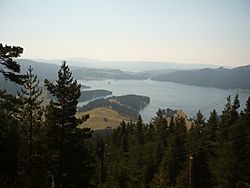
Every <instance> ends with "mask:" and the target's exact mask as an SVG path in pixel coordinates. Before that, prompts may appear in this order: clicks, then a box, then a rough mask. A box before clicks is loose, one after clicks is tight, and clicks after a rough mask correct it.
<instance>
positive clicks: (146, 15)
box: [0, 0, 250, 66]
mask: <svg viewBox="0 0 250 188" xmlns="http://www.w3.org/2000/svg"><path fill="white" fill-rule="evenodd" d="M0 23H1V24H0V43H3V44H8V45H18V46H22V47H23V48H24V53H23V55H22V58H39V59H57V58H60V59H62V58H71V57H72V58H73V57H74V58H76V57H77V58H79V57H84V58H94V59H99V60H104V61H115V60H118V61H152V62H155V61H158V62H179V63H197V64H219V65H222V66H239V65H245V64H250V0H182V1H181V0H0Z"/></svg>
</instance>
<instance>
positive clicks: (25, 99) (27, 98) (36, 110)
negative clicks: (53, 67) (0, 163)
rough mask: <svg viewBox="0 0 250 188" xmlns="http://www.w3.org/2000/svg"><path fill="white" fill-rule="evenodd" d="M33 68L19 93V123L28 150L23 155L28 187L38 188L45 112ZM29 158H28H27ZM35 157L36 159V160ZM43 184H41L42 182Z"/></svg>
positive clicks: (24, 144)
mask: <svg viewBox="0 0 250 188" xmlns="http://www.w3.org/2000/svg"><path fill="white" fill-rule="evenodd" d="M32 71H33V68H32V67H31V66H29V68H28V72H27V74H26V78H25V80H24V84H23V87H22V88H21V92H20V93H19V92H18V96H19V99H20V101H21V106H20V109H19V113H18V114H19V121H20V122H21V131H22V135H23V136H24V138H23V142H22V143H23V145H22V146H21V147H22V148H23V151H25V149H24V148H28V149H27V152H24V153H22V154H23V155H24V161H27V163H26V164H24V166H25V165H26V168H25V169H26V170H25V171H27V173H28V176H29V178H28V179H29V180H28V182H29V183H28V184H26V185H25V186H26V187H34V186H35V187H37V186H38V185H36V183H39V181H37V180H38V179H42V177H41V174H42V173H39V175H38V176H40V177H39V178H38V177H35V174H36V172H38V171H40V170H41V167H38V168H37V169H36V170H37V171H35V165H34V163H36V161H39V160H41V159H38V158H37V156H38V153H37V151H36V150H37V146H38V144H39V143H41V136H42V134H41V130H42V129H41V126H42V115H43V110H42V108H41V104H42V102H43V98H42V97H41V94H42V90H41V89H39V80H37V76H36V75H34V74H33V73H32ZM25 156H27V158H26V157H25ZM35 156H36V157H35ZM34 157H35V158H36V159H34ZM40 183H41V182H40Z"/></svg>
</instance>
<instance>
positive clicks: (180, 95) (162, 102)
mask: <svg viewBox="0 0 250 188" xmlns="http://www.w3.org/2000/svg"><path fill="white" fill-rule="evenodd" d="M79 82H80V83H81V84H82V85H86V86H90V87H91V88H90V89H87V90H95V89H106V90H109V91H112V92H113V95H114V96H120V95H126V94H135V95H143V96H148V97H150V104H149V105H148V106H147V107H146V108H144V109H143V110H142V111H141V112H140V114H141V116H142V118H143V120H144V121H145V122H150V120H151V118H152V117H154V115H155V113H156V111H157V110H158V109H159V108H161V109H166V108H171V109H177V110H180V109H181V110H183V111H185V112H186V113H187V115H188V117H193V116H194V115H195V114H196V113H197V111H198V110H201V112H202V113H203V114H204V116H206V117H209V114H210V111H212V110H213V109H216V110H217V112H218V113H219V114H220V113H221V112H222V110H223V108H224V105H225V104H226V101H227V100H226V97H228V96H229V95H231V96H232V100H233V98H234V97H235V95H236V94H237V93H238V94H239V98H240V102H241V109H243V108H244V107H245V102H246V100H247V98H248V97H249V96H250V92H245V91H236V90H225V89H218V88H213V87H198V86H192V85H184V84H178V83H173V82H160V81H153V80H150V79H148V80H101V81H92V80H91V81H87V80H79ZM83 104H86V103H79V105H83Z"/></svg>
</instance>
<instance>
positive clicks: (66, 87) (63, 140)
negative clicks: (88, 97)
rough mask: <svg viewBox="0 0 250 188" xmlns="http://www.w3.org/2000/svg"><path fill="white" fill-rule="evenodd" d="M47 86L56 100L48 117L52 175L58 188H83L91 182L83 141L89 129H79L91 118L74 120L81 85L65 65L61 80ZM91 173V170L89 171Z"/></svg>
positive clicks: (46, 82) (59, 77)
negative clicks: (79, 126)
mask: <svg viewBox="0 0 250 188" xmlns="http://www.w3.org/2000/svg"><path fill="white" fill-rule="evenodd" d="M45 86H46V87H47V89H48V90H49V92H50V93H51V94H52V95H53V96H54V97H55V98H56V100H55V101H53V102H51V103H50V105H49V107H48V111H47V113H46V121H47V127H48V135H47V137H48V142H49V148H50V156H51V158H50V167H51V168H50V171H51V173H52V176H53V177H54V180H55V185H56V186H58V187H84V186H86V185H88V183H89V180H90V174H89V173H91V169H88V168H89V166H86V165H85V163H86V161H88V160H89V162H91V159H90V158H89V155H88V153H87V152H86V148H85V147H84V140H85V139H86V138H87V137H89V136H90V132H89V129H79V128H78V127H77V126H78V125H79V124H80V123H82V122H83V121H85V120H86V119H87V118H88V116H84V117H82V118H81V119H77V118H76V117H75V114H76V111H77V103H78V98H79V97H80V94H81V93H80V87H81V85H80V84H78V83H77V81H76V80H73V77H72V73H71V72H70V70H69V67H68V66H67V65H66V62H65V61H63V63H62V66H61V68H60V69H59V71H58V80H57V81H56V82H55V83H53V82H51V81H48V80H47V79H46V80H45ZM87 169H88V170H87Z"/></svg>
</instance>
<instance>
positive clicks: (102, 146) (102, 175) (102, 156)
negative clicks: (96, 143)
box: [101, 142, 104, 188]
mask: <svg viewBox="0 0 250 188" xmlns="http://www.w3.org/2000/svg"><path fill="white" fill-rule="evenodd" d="M101 163H102V164H101V181H102V188H103V183H104V143H103V142H102V143H101Z"/></svg>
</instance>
